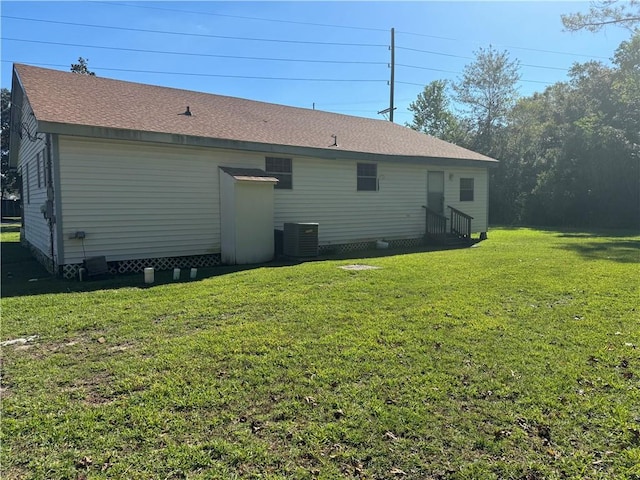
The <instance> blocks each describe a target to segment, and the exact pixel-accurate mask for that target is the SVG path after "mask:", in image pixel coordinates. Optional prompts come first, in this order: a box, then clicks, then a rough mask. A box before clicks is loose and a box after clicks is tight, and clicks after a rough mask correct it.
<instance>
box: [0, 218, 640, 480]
mask: <svg viewBox="0 0 640 480" xmlns="http://www.w3.org/2000/svg"><path fill="white" fill-rule="evenodd" d="M16 235H17V234H16V233H15V232H14V233H8V234H7V236H6V238H5V239H6V240H8V241H15V240H16V239H17V237H16ZM3 247H6V245H3ZM354 263H358V264H367V265H373V266H377V267H381V268H379V269H377V270H363V271H345V270H342V269H339V268H338V267H339V266H340V265H346V264H354ZM639 265H640V237H639V236H637V235H631V234H612V233H606V232H605V233H603V232H600V233H596V234H594V233H589V232H586V233H581V232H566V231H565V232H562V231H553V230H533V229H494V230H492V231H491V232H490V234H489V240H488V241H486V242H482V243H481V244H479V246H478V247H477V248H469V249H462V250H448V251H435V252H434V251H432V252H422V253H411V254H402V255H391V254H390V255H388V256H384V257H376V258H361V259H357V258H355V259H351V260H344V259H342V260H326V261H318V262H308V263H302V264H298V265H291V266H278V267H276V266H272V267H270V266H264V267H260V268H255V269H250V270H244V271H238V272H233V273H228V274H225V275H216V276H211V277H209V278H206V279H201V280H196V281H191V282H189V281H183V282H180V283H170V282H169V283H165V284H162V285H157V286H152V287H145V286H144V285H143V283H142V275H136V276H129V277H123V278H119V279H117V280H113V281H102V282H89V283H86V284H78V283H77V282H64V281H59V280H55V281H54V280H47V282H50V283H49V287H48V288H49V290H51V291H57V292H64V291H65V290H69V292H67V293H49V294H47V293H40V294H26V295H18V294H12V296H6V297H5V298H3V299H2V340H7V339H14V338H18V337H26V336H30V335H38V338H37V339H36V340H35V341H33V342H31V343H27V344H25V345H13V346H8V347H4V348H3V349H2V368H3V372H2V373H3V378H2V388H3V390H2V394H3V397H4V398H3V402H2V439H1V440H2V478H3V479H13V478H38V479H39V478H47V479H63V478H64V479H67V478H91V479H94V478H95V479H102V478H104V479H106V478H129V479H151V478H153V479H180V478H184V479H209V478H211V479H217V478H220V479H233V478H264V479H278V478H296V479H297V478H300V479H307V478H309V479H311V478H320V479H332V478H362V479H394V478H400V479H476V478H477V479H484V478H487V479H492V478H495V479H506V478H510V479H528V480H532V479H560V478H563V479H564V478H575V479H586V478H588V479H605V478H606V479H610V478H621V479H639V478H640V346H639V344H640V305H639V303H640V301H639V298H640V269H639ZM5 270H6V267H5V268H3V282H5V281H6V279H5V278H4V275H5V273H4V272H5ZM13 270H16V268H15V267H13ZM212 272H213V273H215V271H214V270H212V271H207V272H203V273H205V274H207V273H208V274H212ZM34 283H37V282H34ZM14 287H15V285H14ZM32 287H33V284H29V283H27V282H26V281H25V282H24V288H25V289H26V290H25V291H30V290H29V288H32ZM82 288H85V289H90V290H93V291H85V292H83V291H79V292H74V291H73V290H77V289H82ZM14 292H16V290H15V289H14Z"/></svg>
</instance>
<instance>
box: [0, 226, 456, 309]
mask: <svg viewBox="0 0 640 480" xmlns="http://www.w3.org/2000/svg"><path fill="white" fill-rule="evenodd" d="M3 231H6V230H4V227H3ZM452 249H454V248H452V247H438V246H421V247H413V248H389V249H383V250H375V249H374V250H360V251H352V252H346V253H335V254H326V255H320V256H317V257H309V258H288V257H284V256H277V257H276V258H275V259H274V260H272V261H271V262H267V263H261V264H251V265H229V266H227V265H218V266H215V267H205V268H202V267H200V268H198V273H197V278H196V279H194V280H192V279H190V278H189V269H188V268H183V269H182V270H181V276H180V279H179V280H174V279H173V270H157V271H155V275H154V277H155V278H154V283H152V284H146V283H144V274H143V273H142V272H140V273H128V274H119V275H111V274H108V275H102V276H99V277H96V278H94V279H91V280H87V281H84V282H79V281H77V280H64V279H61V278H57V277H55V276H53V275H51V274H50V273H49V272H47V271H46V270H45V268H44V267H43V266H42V265H41V264H40V263H38V262H37V261H36V260H35V259H34V258H33V257H32V256H31V254H30V253H29V251H28V250H27V249H26V248H24V247H22V246H21V245H20V244H19V243H17V242H6V243H3V245H2V282H1V295H2V297H3V298H6V297H21V296H29V295H43V294H48V293H72V292H92V291H96V290H111V289H118V288H152V287H158V286H162V285H167V284H176V283H191V282H197V281H200V280H204V279H207V278H212V277H218V276H221V275H228V274H232V273H236V272H242V271H246V270H255V269H257V268H279V267H290V266H294V265H299V264H302V263H309V262H322V261H327V260H337V261H339V260H353V261H360V260H363V259H367V258H378V257H388V256H394V255H406V254H412V253H424V252H431V251H442V250H452Z"/></svg>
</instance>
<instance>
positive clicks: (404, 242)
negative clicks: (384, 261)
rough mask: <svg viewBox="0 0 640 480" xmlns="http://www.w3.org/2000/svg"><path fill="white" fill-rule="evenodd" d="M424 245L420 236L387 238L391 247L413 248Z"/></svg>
mask: <svg viewBox="0 0 640 480" xmlns="http://www.w3.org/2000/svg"><path fill="white" fill-rule="evenodd" d="M422 245H424V240H423V239H422V238H403V239H401V240H389V247H391V248H414V247H421V246H422Z"/></svg>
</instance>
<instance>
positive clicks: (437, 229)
mask: <svg viewBox="0 0 640 480" xmlns="http://www.w3.org/2000/svg"><path fill="white" fill-rule="evenodd" d="M422 208H424V209H425V211H426V217H425V222H426V231H425V236H426V237H427V238H428V239H431V240H434V241H436V242H438V243H445V242H446V240H447V217H445V216H444V215H440V214H439V213H438V212H436V211H434V210H431V209H430V208H429V207H427V206H424V205H423V206H422Z"/></svg>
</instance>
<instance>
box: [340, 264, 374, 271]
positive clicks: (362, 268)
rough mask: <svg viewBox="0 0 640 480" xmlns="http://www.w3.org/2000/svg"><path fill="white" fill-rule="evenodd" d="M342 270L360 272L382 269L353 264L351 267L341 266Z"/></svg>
mask: <svg viewBox="0 0 640 480" xmlns="http://www.w3.org/2000/svg"><path fill="white" fill-rule="evenodd" d="M338 268H341V269H342V270H349V271H356V272H357V271H360V270H378V269H380V268H382V267H376V266H374V265H362V264H353V265H341V266H340V267H338Z"/></svg>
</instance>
